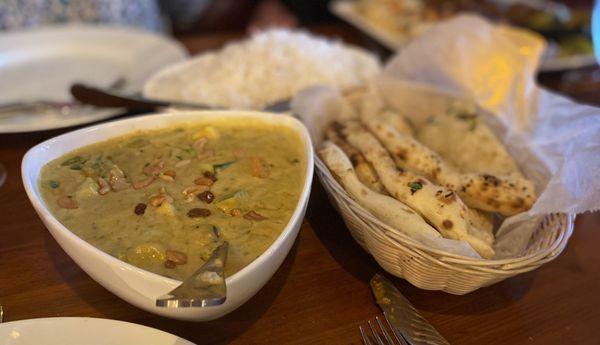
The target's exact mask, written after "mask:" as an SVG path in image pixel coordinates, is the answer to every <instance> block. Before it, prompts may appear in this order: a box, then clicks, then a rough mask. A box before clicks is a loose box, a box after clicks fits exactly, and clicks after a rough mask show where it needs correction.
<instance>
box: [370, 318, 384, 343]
mask: <svg viewBox="0 0 600 345" xmlns="http://www.w3.org/2000/svg"><path fill="white" fill-rule="evenodd" d="M367 324H369V328H371V333H373V337H374V338H375V342H377V345H385V343H384V342H383V340H381V337H380V336H379V333H377V331H376V330H375V327H373V323H372V322H371V320H369V321H367Z"/></svg>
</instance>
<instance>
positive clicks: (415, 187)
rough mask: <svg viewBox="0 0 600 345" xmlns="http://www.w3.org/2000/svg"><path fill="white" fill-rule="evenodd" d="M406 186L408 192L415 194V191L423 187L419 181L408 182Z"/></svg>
mask: <svg viewBox="0 0 600 345" xmlns="http://www.w3.org/2000/svg"><path fill="white" fill-rule="evenodd" d="M408 187H410V194H415V192H416V191H418V190H419V189H421V188H423V184H422V183H421V182H410V183H409V184H408Z"/></svg>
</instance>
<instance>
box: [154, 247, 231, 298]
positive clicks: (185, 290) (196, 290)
mask: <svg viewBox="0 0 600 345" xmlns="http://www.w3.org/2000/svg"><path fill="white" fill-rule="evenodd" d="M228 249H229V243H228V242H223V244H221V245H220V246H218V247H217V248H216V249H215V250H214V251H213V253H212V255H211V256H210V258H209V259H208V260H207V261H206V262H205V263H204V265H202V267H200V269H199V270H197V271H196V272H195V273H194V274H192V275H191V276H190V277H188V278H187V279H186V280H184V281H183V283H181V285H179V286H178V287H177V288H175V289H174V290H173V291H171V292H169V293H168V294H166V295H164V296H160V297H158V298H157V299H156V306H157V307H167V308H189V307H210V306H216V305H221V304H223V303H224V302H225V299H226V298H227V286H226V285H225V274H224V268H225V263H226V261H227V252H228Z"/></svg>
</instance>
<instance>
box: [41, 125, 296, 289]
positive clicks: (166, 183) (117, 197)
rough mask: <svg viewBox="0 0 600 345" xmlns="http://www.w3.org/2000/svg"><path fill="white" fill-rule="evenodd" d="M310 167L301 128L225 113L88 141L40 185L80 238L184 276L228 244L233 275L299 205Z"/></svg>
mask: <svg viewBox="0 0 600 345" xmlns="http://www.w3.org/2000/svg"><path fill="white" fill-rule="evenodd" d="M305 165H306V157H304V153H303V150H302V144H301V140H300V138H299V137H298V135H297V134H296V133H295V132H293V131H292V130H291V129H289V128H287V127H284V126H279V125H267V124H264V123H259V122H256V123H254V122H250V123H248V122H247V121H245V123H242V121H239V120H235V121H234V120H225V119H224V120H219V121H212V122H211V124H204V125H195V126H192V127H177V128H169V129H165V130H158V131H144V132H135V133H133V134H131V135H127V136H124V137H119V138H115V139H111V140H108V141H105V142H101V143H97V144H94V145H90V146H87V147H84V148H81V149H79V150H76V151H74V152H71V153H69V154H67V155H65V156H63V157H61V158H59V159H56V160H54V161H52V162H50V163H48V164H47V165H46V166H45V167H44V168H43V170H42V174H41V178H40V181H39V183H40V189H41V191H42V195H43V197H44V200H45V202H46V204H47V205H48V207H49V209H50V211H51V212H52V214H54V216H56V218H57V219H58V220H59V221H60V222H61V223H63V224H64V225H65V226H66V227H67V228H68V229H69V230H71V231H72V232H74V233H75V234H77V235H78V236H79V237H81V238H82V239H84V240H86V241H87V242H89V243H90V244H92V245H93V246H95V247H97V248H100V249H101V250H103V251H104V252H106V253H109V254H111V255H113V256H115V257H117V258H119V259H121V260H123V261H125V262H128V263H130V264H133V265H135V266H137V267H140V268H143V269H146V270H148V271H151V272H155V273H158V274H161V275H164V276H167V277H171V278H176V279H183V278H185V277H187V276H189V275H190V274H192V273H193V272H194V271H195V270H196V269H198V268H199V267H200V266H201V265H202V263H203V262H204V261H205V260H207V259H208V257H209V256H210V253H211V252H212V250H213V249H214V248H216V246H218V245H219V244H220V243H221V242H222V241H229V244H230V246H229V256H228V259H227V266H226V270H225V271H226V274H227V275H231V274H233V273H235V272H237V271H239V270H240V269H242V268H243V267H245V266H246V265H248V264H249V263H250V262H252V261H253V260H254V259H255V258H256V257H258V256H259V255H260V254H261V253H262V252H264V251H265V250H266V249H267V248H268V247H269V246H270V245H271V243H273V241H274V240H275V239H276V238H277V237H278V236H279V234H280V233H281V231H282V230H283V228H284V227H285V225H286V224H287V223H288V221H289V219H290V217H291V215H292V213H293V212H294V210H295V208H296V204H297V202H298V199H299V196H300V193H301V190H302V185H303V181H304V177H305V176H304V172H305Z"/></svg>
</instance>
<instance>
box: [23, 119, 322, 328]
mask: <svg viewBox="0 0 600 345" xmlns="http://www.w3.org/2000/svg"><path fill="white" fill-rule="evenodd" d="M222 117H235V118H248V119H259V120H261V121H264V122H265V123H277V124H280V125H285V126H287V127H289V128H291V129H293V130H294V131H295V132H296V133H298V134H299V136H300V137H301V139H302V142H303V146H304V152H305V155H306V158H307V159H306V163H307V164H306V171H305V176H306V177H305V179H304V186H303V189H302V193H301V195H300V199H299V200H298V204H297V206H296V210H295V211H294V214H293V215H292V217H291V219H290V221H289V222H288V224H287V225H286V227H285V228H284V229H283V230H282V232H281V235H279V237H278V238H277V239H276V240H275V242H274V243H273V244H272V245H271V246H270V247H269V248H268V249H267V250H266V251H265V252H264V253H263V254H262V255H260V256H259V257H258V258H257V259H256V260H254V261H253V262H252V263H250V264H249V265H248V266H246V267H245V268H244V269H242V270H241V271H239V272H237V273H236V274H234V275H232V276H231V277H228V278H227V300H226V302H225V303H224V304H222V305H220V306H217V307H209V308H183V309H171V308H159V307H156V306H155V299H156V297H157V296H161V295H163V294H165V293H167V292H169V291H170V290H172V289H173V288H175V287H176V286H177V285H179V284H180V282H179V281H177V280H173V279H169V278H165V277H163V276H160V275H157V274H154V273H151V272H148V271H145V270H143V269H140V268H137V267H135V266H132V265H130V264H127V263H125V262H123V261H120V260H118V259H116V258H114V257H112V256H110V255H109V254H106V253H104V252H102V251H101V250H100V249H97V248H96V247H94V246H92V245H90V244H88V243H87V242H85V241H84V240H82V239H81V238H79V237H77V236H76V235H75V234H73V233H72V232H71V231H69V229H67V228H66V227H65V226H63V225H62V224H61V223H60V222H59V221H58V220H57V219H56V218H55V217H54V216H53V215H52V214H51V213H50V212H49V210H48V208H47V207H46V205H45V203H44V201H43V199H42V197H41V194H40V190H39V187H38V180H39V177H40V170H41V168H42V167H43V166H44V165H45V164H46V163H48V162H50V161H51V160H53V159H56V158H58V157H60V156H62V155H64V154H66V153H68V152H70V151H72V150H75V149H77V148H80V147H82V146H86V145H89V144H93V143H96V142H99V141H103V140H107V139H109V138H112V137H117V136H121V135H124V134H127V133H129V132H132V131H135V130H148V129H158V128H164V127H170V126H174V125H179V124H186V123H194V122H197V121H198V120H200V119H202V120H204V119H207V118H208V119H210V118H222ZM21 170H22V175H23V184H24V186H25V190H26V192H27V195H28V196H29V199H30V200H31V203H32V204H33V207H34V208H35V210H36V212H37V213H38V215H39V216H40V218H41V219H42V221H43V222H44V224H45V225H46V227H47V228H48V230H49V231H50V233H51V234H52V236H54V238H55V239H56V241H57V242H58V243H59V244H60V246H61V247H62V248H63V249H64V250H65V252H67V254H69V256H70V257H71V258H72V259H73V260H74V261H75V262H76V263H77V264H78V265H79V266H80V267H81V268H82V269H83V270H84V271H85V272H87V274H89V275H90V277H92V278H93V279H94V280H95V281H97V282H98V283H100V284H102V286H104V287H105V288H107V289H108V290H110V291H111V292H113V293H114V294H115V295H117V296H119V297H121V298H122V299H124V300H125V301H127V302H129V303H131V304H133V305H135V306H137V307H139V308H142V309H144V310H147V311H149V312H152V313H155V314H158V315H163V316H166V317H171V318H176V319H183V320H196V321H205V320H212V319H216V318H218V317H221V316H223V315H225V314H227V313H229V312H231V311H233V310H234V309H236V308H237V307H239V306H240V305H242V304H243V303H244V302H246V301H247V300H248V299H250V297H252V296H253V295H254V294H256V292H258V290H259V289H260V288H261V287H262V286H263V285H265V283H266V282H267V281H268V280H269V279H270V278H271V276H273V274H274V273H275V271H276V270H277V268H278V267H279V266H280V265H281V262H282V261H283V259H284V258H285V257H286V256H287V254H288V252H289V251H290V248H291V247H292V244H293V243H294V240H295V239H296V236H297V234H298V230H299V229H300V225H301V224H302V219H303V217H304V213H305V211H306V205H307V204H308V197H309V194H310V187H311V182H312V176H313V152H312V146H311V141H310V136H309V135H308V132H307V131H306V129H305V127H304V126H303V125H302V123H300V122H299V121H298V120H296V119H294V118H293V117H291V116H287V115H277V114H270V113H261V112H240V111H206V112H204V111H202V112H200V111H196V112H177V113H167V114H154V115H148V116H143V117H136V118H131V119H126V120H121V121H114V122H109V123H104V124H100V125H97V126H93V127H89V128H84V129H80V130H77V131H73V132H70V133H66V134H63V135H61V136H58V137H56V138H53V139H50V140H47V141H45V142H43V143H41V144H39V145H36V146H35V147H33V148H32V149H30V150H29V151H28V152H27V153H26V154H25V157H23V163H22V166H21Z"/></svg>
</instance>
